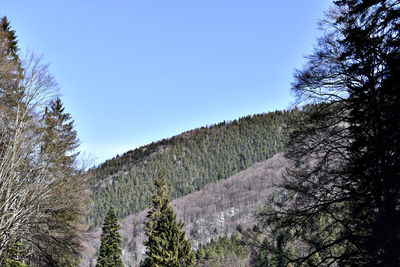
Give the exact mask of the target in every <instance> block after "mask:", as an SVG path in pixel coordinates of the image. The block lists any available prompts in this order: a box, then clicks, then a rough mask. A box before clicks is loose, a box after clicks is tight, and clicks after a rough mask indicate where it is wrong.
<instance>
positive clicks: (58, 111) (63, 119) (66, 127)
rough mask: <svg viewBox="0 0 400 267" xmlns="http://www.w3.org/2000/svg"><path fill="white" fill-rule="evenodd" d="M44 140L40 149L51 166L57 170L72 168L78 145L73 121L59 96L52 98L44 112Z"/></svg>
mask: <svg viewBox="0 0 400 267" xmlns="http://www.w3.org/2000/svg"><path fill="white" fill-rule="evenodd" d="M44 122H45V126H44V127H45V128H44V133H45V134H44V140H43V146H42V151H43V152H44V153H45V154H46V155H48V156H49V157H51V161H52V165H53V166H52V167H53V168H54V169H58V170H66V169H71V168H73V167H74V166H73V164H74V162H75V159H76V157H77V155H78V153H74V151H75V149H76V148H77V147H78V146H79V140H78V138H77V133H76V130H74V121H73V120H71V115H70V114H69V113H66V112H65V108H64V107H63V104H62V102H61V99H60V98H57V99H55V100H52V101H51V102H50V104H49V106H48V107H46V109H45V113H44Z"/></svg>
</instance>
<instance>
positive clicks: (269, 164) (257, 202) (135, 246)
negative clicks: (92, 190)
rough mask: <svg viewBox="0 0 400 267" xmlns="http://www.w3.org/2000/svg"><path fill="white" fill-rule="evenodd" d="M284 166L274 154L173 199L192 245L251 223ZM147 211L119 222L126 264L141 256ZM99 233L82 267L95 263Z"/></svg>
mask: <svg viewBox="0 0 400 267" xmlns="http://www.w3.org/2000/svg"><path fill="white" fill-rule="evenodd" d="M285 166H287V161H286V160H285V158H284V157H283V156H282V155H281V154H277V155H275V156H274V157H273V158H271V159H269V160H266V161H263V162H259V163H256V164H254V165H253V166H251V167H250V168H248V169H246V170H244V171H241V172H239V173H237V174H235V175H233V176H232V177H229V178H228V179H225V180H223V181H220V182H218V183H212V184H209V185H207V186H206V187H205V188H204V189H202V190H200V191H197V192H194V193H191V194H189V195H187V196H184V197H181V198H179V199H176V200H174V201H172V206H173V208H174V210H175V212H176V213H177V215H178V218H179V219H180V220H182V221H184V223H185V229H186V233H187V235H188V236H190V238H191V239H192V240H193V247H194V248H197V247H198V246H199V245H200V244H206V243H208V242H210V240H211V239H214V240H215V239H217V238H218V236H224V235H230V234H231V233H232V232H233V231H234V230H235V229H236V226H237V225H238V224H241V225H243V226H244V227H248V226H251V225H252V224H253V223H254V222H255V215H256V214H257V212H258V211H259V210H260V209H262V208H263V207H264V205H265V203H266V200H267V199H268V198H269V197H270V196H271V193H272V190H273V188H272V186H273V184H274V183H276V182H278V181H279V180H280V179H281V176H282V171H283V169H284V168H285ZM146 214H147V210H144V211H141V212H139V213H136V214H133V215H130V216H128V217H126V218H124V219H123V220H121V221H120V224H121V235H122V239H123V244H122V248H123V260H124V264H125V266H137V264H138V263H139V261H140V260H141V259H142V258H143V253H144V251H145V247H144V246H143V239H144V230H143V229H144V224H143V223H144V220H145V217H146ZM100 234H101V229H100V228H96V229H94V230H93V232H92V238H91V239H90V240H88V243H87V244H86V246H87V250H86V253H85V255H84V257H83V261H82V264H81V266H89V263H90V261H92V264H93V263H94V259H95V258H96V256H95V255H94V254H95V253H96V248H98V247H99V246H100Z"/></svg>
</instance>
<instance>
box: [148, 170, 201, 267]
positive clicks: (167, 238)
mask: <svg viewBox="0 0 400 267" xmlns="http://www.w3.org/2000/svg"><path fill="white" fill-rule="evenodd" d="M154 184H155V186H156V188H157V193H156V194H155V195H154V196H153V197H152V202H153V204H152V207H151V210H150V211H149V213H148V215H147V222H146V228H145V230H146V236H147V238H148V239H147V241H145V243H144V244H145V245H146V248H147V251H146V255H147V257H146V258H145V260H144V262H143V263H142V264H141V265H142V266H145V267H156V266H164V267H176V266H182V267H190V266H194V253H193V252H192V251H191V242H190V240H186V238H185V235H186V233H185V230H183V223H182V222H177V221H176V215H175V213H174V211H173V209H172V207H171V204H170V202H169V192H168V187H167V185H166V184H165V180H164V178H163V176H162V175H161V174H160V175H159V177H158V178H157V179H156V180H155V181H154Z"/></svg>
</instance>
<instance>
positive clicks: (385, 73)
mask: <svg viewBox="0 0 400 267" xmlns="http://www.w3.org/2000/svg"><path fill="white" fill-rule="evenodd" d="M335 5H336V7H335V8H334V9H332V10H331V12H330V13H329V14H328V15H329V16H328V18H327V20H326V21H325V22H324V24H323V27H324V30H325V35H324V36H323V37H322V38H321V39H320V40H319V42H318V46H317V47H316V50H315V52H314V53H313V54H312V55H311V56H309V58H308V59H309V61H308V64H307V66H306V67H305V68H304V69H303V70H302V71H298V72H297V74H296V81H295V83H294V87H293V91H294V92H295V93H296V95H297V97H298V101H299V103H314V104H316V105H313V106H308V107H305V108H304V109H305V111H306V113H307V116H303V117H299V118H298V121H296V123H297V125H298V126H299V127H298V128H297V130H296V131H295V132H294V133H293V134H292V135H291V140H290V143H289V145H290V146H289V148H288V149H287V151H286V155H287V157H288V158H289V159H290V160H291V162H292V163H293V166H294V167H293V168H292V169H290V170H289V172H288V175H287V176H286V179H285V181H284V182H283V184H282V185H281V188H282V190H283V191H282V194H281V195H280V199H279V200H278V201H277V202H278V203H277V204H278V205H274V209H273V210H272V211H271V212H270V213H269V214H267V215H269V216H267V219H266V220H264V221H265V222H266V224H265V225H266V226H267V227H269V228H272V230H274V229H275V230H276V229H281V230H283V231H287V232H289V231H290V232H292V233H293V234H294V235H293V238H292V241H293V242H295V243H296V244H299V243H301V244H303V246H302V249H301V250H300V251H299V253H298V255H296V256H294V257H290V255H287V254H286V256H287V257H288V259H290V261H291V262H295V263H296V264H299V265H301V264H309V265H311V266H315V265H319V266H328V265H329V266H332V265H339V266H400V253H399V247H400V208H399V207H400V131H399V129H400V120H399V119H398V116H399V114H400V87H399V86H400V83H399V77H400V50H399V47H400V1H398V0H386V1H382V0H371V1H362V0H340V1H335ZM320 222H321V223H320ZM270 230H271V229H270ZM269 232H271V231H269ZM267 247H268V246H267ZM268 249H269V250H270V251H272V252H273V249H272V248H271V247H268Z"/></svg>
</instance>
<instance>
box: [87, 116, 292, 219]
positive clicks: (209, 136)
mask: <svg viewBox="0 0 400 267" xmlns="http://www.w3.org/2000/svg"><path fill="white" fill-rule="evenodd" d="M293 114H294V112H293V111H290V112H287V111H283V112H281V111H275V112H270V113H267V114H260V115H253V116H248V117H244V118H241V119H239V120H235V121H232V122H223V123H220V124H218V125H213V126H210V127H203V128H199V129H196V130H192V131H188V132H185V133H183V134H181V135H178V136H175V137H172V138H170V139H164V140H162V141H159V142H156V143H152V144H150V145H147V146H143V147H140V148H138V149H135V150H132V151H129V152H126V153H125V154H123V155H122V156H117V157H115V158H113V159H111V160H108V161H106V162H105V163H103V164H102V165H100V166H98V167H97V168H94V169H91V170H90V174H91V178H90V180H89V185H90V188H91V190H92V192H93V194H92V198H93V207H92V211H91V214H90V216H89V217H88V218H87V223H88V224H94V225H97V226H98V225H101V224H102V222H103V218H104V216H105V214H106V212H107V210H108V207H109V206H110V205H113V206H114V208H115V211H116V213H117V216H118V217H119V218H124V217H126V216H128V215H130V214H133V213H135V212H138V211H140V210H143V209H145V208H147V207H148V205H149V203H150V198H151V195H152V191H153V178H154V177H157V175H158V173H159V172H160V171H162V172H163V173H164V177H165V178H166V180H167V182H168V186H169V188H170V191H171V198H172V199H176V198H178V197H181V196H184V195H187V194H190V193H192V192H195V191H198V190H201V189H203V188H204V186H205V185H207V184H209V183H215V182H217V181H220V180H223V179H226V178H228V177H229V176H231V175H233V174H235V173H237V172H239V171H241V170H245V169H246V168H248V167H249V166H251V165H252V164H254V163H256V162H260V161H264V160H266V159H268V158H270V157H272V156H273V155H275V154H276V153H277V152H279V151H281V149H282V148H283V146H284V143H285V140H286V138H287V135H288V122H289V121H290V119H291V117H292V116H293Z"/></svg>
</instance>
